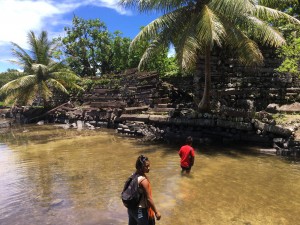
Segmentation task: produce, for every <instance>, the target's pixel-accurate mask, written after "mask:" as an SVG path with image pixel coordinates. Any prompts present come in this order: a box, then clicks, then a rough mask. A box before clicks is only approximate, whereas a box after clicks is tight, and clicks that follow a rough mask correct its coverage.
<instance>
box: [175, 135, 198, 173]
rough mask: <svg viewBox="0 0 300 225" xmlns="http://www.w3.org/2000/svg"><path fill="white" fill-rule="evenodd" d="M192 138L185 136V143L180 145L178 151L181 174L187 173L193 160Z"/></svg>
mask: <svg viewBox="0 0 300 225" xmlns="http://www.w3.org/2000/svg"><path fill="white" fill-rule="evenodd" d="M192 143H193V138H192V137H191V136H188V137H187V138H186V145H184V146H182V147H181V148H180V150H179V152H178V154H179V156H180V166H181V174H184V173H185V174H189V173H190V172H191V169H192V166H193V165H194V161H195V150H194V148H193V147H192Z"/></svg>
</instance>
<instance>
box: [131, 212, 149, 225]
mask: <svg viewBox="0 0 300 225" xmlns="http://www.w3.org/2000/svg"><path fill="white" fill-rule="evenodd" d="M128 217H129V221H128V225H155V219H154V218H153V219H151V218H149V217H148V209H146V208H135V209H128Z"/></svg>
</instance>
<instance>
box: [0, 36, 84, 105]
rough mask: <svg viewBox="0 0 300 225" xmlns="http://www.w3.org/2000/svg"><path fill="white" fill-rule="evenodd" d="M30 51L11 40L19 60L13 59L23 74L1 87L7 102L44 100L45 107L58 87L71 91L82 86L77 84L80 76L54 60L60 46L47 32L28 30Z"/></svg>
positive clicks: (63, 90)
mask: <svg viewBox="0 0 300 225" xmlns="http://www.w3.org/2000/svg"><path fill="white" fill-rule="evenodd" d="M28 43H29V46H30V50H29V51H26V50H24V49H23V48H21V47H20V46H19V45H18V44H16V43H12V45H13V49H12V53H13V55H14V56H15V57H16V59H17V60H14V61H13V60H12V61H11V62H13V63H15V64H17V65H19V66H20V67H22V68H23V70H24V72H23V76H21V77H20V78H18V79H15V80H12V81H10V82H8V83H7V84H5V85H4V86H2V87H1V89H0V93H3V94H4V95H5V96H6V100H5V102H6V103H7V102H13V103H22V104H32V102H33V101H34V100H36V99H42V100H43V103H44V106H45V104H47V102H48V101H49V100H50V98H51V97H52V96H53V91H54V90H58V91H61V92H63V93H66V94H68V90H67V88H76V89H81V87H79V86H78V85H77V84H76V81H78V80H79V79H80V78H79V77H78V76H77V75H76V74H74V73H73V72H72V71H71V70H69V69H68V68H67V67H66V66H65V65H64V64H63V63H62V62H57V61H55V60H54V59H53V54H54V51H55V49H56V47H57V46H55V45H54V44H53V43H52V42H50V41H48V37H47V32H45V31H42V32H41V34H40V35H39V37H36V36H35V34H34V32H33V31H30V32H29V33H28Z"/></svg>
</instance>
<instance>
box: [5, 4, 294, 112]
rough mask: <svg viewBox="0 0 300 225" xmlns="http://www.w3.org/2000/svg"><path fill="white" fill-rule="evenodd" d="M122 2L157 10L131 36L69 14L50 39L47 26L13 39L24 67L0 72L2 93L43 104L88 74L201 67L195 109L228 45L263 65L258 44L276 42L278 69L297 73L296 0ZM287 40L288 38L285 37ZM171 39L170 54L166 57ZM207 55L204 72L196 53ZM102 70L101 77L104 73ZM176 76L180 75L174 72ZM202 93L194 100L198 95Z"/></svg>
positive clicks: (205, 103)
mask: <svg viewBox="0 0 300 225" xmlns="http://www.w3.org/2000/svg"><path fill="white" fill-rule="evenodd" d="M120 3H121V4H123V5H124V6H126V7H134V8H137V9H138V10H140V11H141V12H151V11H161V12H162V13H163V15H162V16H161V17H159V18H157V19H156V20H154V21H153V22H151V23H150V24H148V25H147V26H145V27H142V28H141V31H140V33H139V34H138V35H137V36H136V37H135V38H134V39H133V40H131V39H130V38H128V37H123V36H122V32H120V31H115V32H113V33H111V32H109V30H108V29H107V27H106V25H105V23H104V22H102V21H101V20H100V19H93V20H92V19H90V20H84V19H82V18H79V17H77V16H74V18H73V21H72V22H73V23H72V26H71V27H65V36H64V37H58V38H56V39H54V40H53V41H49V40H48V39H47V33H46V31H43V32H42V33H41V35H40V36H39V37H38V38H37V37H36V36H35V34H34V33H33V32H29V36H28V38H29V41H30V44H31V47H32V49H30V51H27V50H24V49H22V48H21V47H20V46H18V45H16V44H14V43H12V45H13V47H14V50H13V54H14V56H16V58H17V59H18V60H17V61H15V63H17V64H18V65H20V66H21V68H23V70H24V72H18V71H16V70H8V71H7V72H5V73H1V74H0V85H1V89H0V91H1V94H2V95H1V96H2V98H4V97H5V98H6V100H7V102H10V103H15V104H16V103H19V104H31V103H32V102H33V101H40V102H41V103H43V104H47V102H49V100H51V98H52V97H53V93H54V90H56V92H57V91H58V92H64V93H69V92H70V91H72V88H73V90H74V88H77V89H78V88H79V86H80V87H84V88H87V89H89V88H91V87H92V86H93V85H95V80H94V79H92V78H94V77H105V79H104V80H103V81H99V82H100V83H101V82H109V81H108V80H109V74H113V73H119V72H121V71H123V70H125V69H129V68H136V67H138V68H139V69H140V70H146V71H153V70H155V71H158V73H159V74H160V75H161V76H174V75H178V74H182V73H192V74H193V75H194V76H195V79H194V80H199V77H200V76H201V75H202V74H203V72H205V86H204V87H205V88H204V91H202V90H200V85H198V88H196V89H195V90H194V96H195V102H196V103H197V104H198V106H199V110H202V111H208V110H210V86H211V78H210V56H211V54H212V51H214V50H215V49H216V48H218V49H221V48H226V49H228V50H230V51H231V53H232V55H233V56H234V57H236V58H237V59H238V60H239V61H240V62H241V63H243V64H246V65H252V64H261V63H262V61H263V57H262V53H261V50H260V49H259V46H261V45H267V46H275V47H278V55H279V56H280V57H282V58H283V63H282V65H281V67H279V68H278V71H279V72H285V73H293V74H299V60H300V58H299V54H298V52H299V50H300V37H299V28H300V27H299V24H300V22H299V21H298V20H297V16H298V14H299V12H300V7H299V2H298V1H295V0H288V1H287V0H268V1H264V0H260V1H252V0H247V1H244V0H227V1H219V0H208V1H193V0H189V1H175V0H170V1H159V0H158V1H156V0H155V1H154V0H153V1H136V0H132V1H131V0H126V1H125V0H124V1H123V0H121V1H120ZM285 40H287V43H288V44H285V43H286V42H285ZM170 46H174V47H175V50H176V56H173V57H168V52H169V50H170V49H169V47H170ZM203 58H204V59H205V71H200V69H199V60H200V59H203ZM104 75H105V76H104ZM180 77H182V76H180ZM201 92H203V94H202V99H201V101H200V96H201V94H200V93H201Z"/></svg>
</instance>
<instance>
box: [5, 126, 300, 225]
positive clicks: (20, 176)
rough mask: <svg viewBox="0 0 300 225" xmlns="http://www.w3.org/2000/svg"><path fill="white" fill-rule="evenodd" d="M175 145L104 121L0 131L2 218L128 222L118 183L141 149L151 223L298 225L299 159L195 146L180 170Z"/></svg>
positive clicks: (29, 223)
mask: <svg viewBox="0 0 300 225" xmlns="http://www.w3.org/2000/svg"><path fill="white" fill-rule="evenodd" d="M179 147H180V146H178V145H174V144H173V145H170V144H169V145H167V144H154V143H153V144H150V143H143V142H141V141H140V140H138V139H135V138H131V137H127V136H120V135H118V134H116V133H115V132H114V130H106V129H98V130H81V131H78V130H71V129H69V130H65V129H63V128H61V127H57V126H54V125H44V126H24V127H16V128H13V129H10V130H6V131H3V130H2V132H1V134H0V224H1V225H45V224H49V225H96V224H97V225H98V224H100V225H110V224H111V225H125V224H127V212H126V208H125V207H124V206H123V205H122V202H121V200H120V192H121V189H122V187H123V184H124V181H125V180H126V178H127V177H128V176H129V175H130V173H131V172H133V171H134V165H135V160H136V158H137V156H138V155H140V154H144V155H147V156H148V157H149V159H150V161H151V169H150V173H149V179H150V182H151V184H152V189H153V197H154V201H155V203H156V205H157V208H158V209H159V211H160V212H161V215H162V218H161V220H160V221H158V222H157V224H158V225H186V224H188V225H202V224H203V225H219V224H220V225H223V224H224V225H227V224H229V225H231V224H234V225H235V224H236V225H268V224H272V225H273V224H274V225H281V224H282V225H296V224H299V221H300V214H299V210H300V192H299V190H300V163H299V161H298V162H297V161H295V160H287V159H284V158H280V157H278V156H270V155H262V154H259V153H257V151H255V149H253V148H243V149H242V148H238V147H220V146H218V147H213V146H194V147H195V148H196V161H195V166H194V167H193V169H192V172H191V174H190V176H181V174H180V167H179V156H178V154H177V151H178V150H179Z"/></svg>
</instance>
